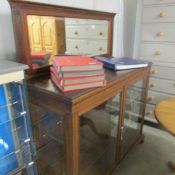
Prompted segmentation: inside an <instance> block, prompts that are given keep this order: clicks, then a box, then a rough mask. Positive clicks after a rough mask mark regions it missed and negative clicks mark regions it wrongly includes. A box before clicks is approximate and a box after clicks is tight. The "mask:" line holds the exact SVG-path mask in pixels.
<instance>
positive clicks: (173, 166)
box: [168, 161, 175, 172]
mask: <svg viewBox="0 0 175 175" xmlns="http://www.w3.org/2000/svg"><path fill="white" fill-rule="evenodd" d="M168 167H169V169H170V170H171V171H172V172H175V163H174V162H171V161H169V162H168Z"/></svg>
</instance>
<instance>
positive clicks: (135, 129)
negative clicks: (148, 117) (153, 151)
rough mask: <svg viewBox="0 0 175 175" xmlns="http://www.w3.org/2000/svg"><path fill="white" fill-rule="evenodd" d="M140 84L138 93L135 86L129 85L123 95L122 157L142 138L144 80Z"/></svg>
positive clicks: (144, 95)
mask: <svg viewBox="0 0 175 175" xmlns="http://www.w3.org/2000/svg"><path fill="white" fill-rule="evenodd" d="M140 84H142V87H140V90H139V93H138V92H137V90H138V88H136V87H135V85H130V86H129V87H127V88H126V91H125V94H124V95H123V100H124V101H125V106H124V114H123V120H122V126H121V131H122V132H121V142H122V144H121V155H122V157H123V156H124V155H125V154H126V153H127V152H128V151H129V149H130V148H131V147H132V145H133V144H134V143H136V142H137V141H138V140H139V139H141V137H142V122H143V114H144V110H145V105H143V103H142V102H143V101H144V100H145V99H146V89H145V85H146V80H142V81H140ZM138 96H139V97H138Z"/></svg>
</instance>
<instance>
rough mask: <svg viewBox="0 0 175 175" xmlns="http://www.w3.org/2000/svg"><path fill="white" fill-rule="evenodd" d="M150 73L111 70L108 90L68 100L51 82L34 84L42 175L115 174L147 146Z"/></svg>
mask: <svg viewBox="0 0 175 175" xmlns="http://www.w3.org/2000/svg"><path fill="white" fill-rule="evenodd" d="M149 71H150V66H149V67H147V68H140V69H133V70H128V71H118V72H112V71H109V70H105V75H106V79H107V85H106V86H105V87H103V88H96V89H89V90H81V91H75V92H69V93H65V94H63V93H61V92H60V91H59V90H58V89H57V87H56V86H55V85H54V84H53V83H52V81H51V80H50V78H49V77H40V78H37V79H33V80H30V81H28V90H29V100H30V109H31V111H32V113H31V116H32V123H33V134H34V139H35V141H36V148H37V153H36V162H37V167H38V172H39V174H47V175H48V174H52V175H58V174H59V175H60V174H66V175H79V174H80V175H89V174H92V175H106V174H111V173H112V171H113V170H114V169H115V168H116V166H117V165H119V164H120V162H121V160H122V159H123V158H124V157H125V156H126V155H127V153H128V151H129V150H130V149H131V148H132V147H133V146H134V145H135V144H136V143H138V142H142V141H143V133H142V128H143V121H144V112H145V104H146V103H145V102H146V95H147V86H148V78H149ZM140 86H142V88H141V89H142V90H141V91H140V94H138V93H136V92H137V89H138V87H139V89H140ZM140 102H142V104H143V105H138V104H141V103H140Z"/></svg>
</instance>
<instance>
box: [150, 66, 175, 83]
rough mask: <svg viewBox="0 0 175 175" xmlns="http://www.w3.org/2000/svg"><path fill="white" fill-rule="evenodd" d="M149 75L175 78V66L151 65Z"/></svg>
mask: <svg viewBox="0 0 175 175" xmlns="http://www.w3.org/2000/svg"><path fill="white" fill-rule="evenodd" d="M151 76H152V77H158V78H164V79H169V80H175V67H165V66H159V65H153V66H152V69H151Z"/></svg>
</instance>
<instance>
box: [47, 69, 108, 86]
mask: <svg viewBox="0 0 175 175" xmlns="http://www.w3.org/2000/svg"><path fill="white" fill-rule="evenodd" d="M50 71H51V73H53V74H54V75H55V78H56V79H57V81H59V84H60V85H61V86H64V85H69V84H77V83H90V82H95V81H104V80H105V76H104V75H95V76H84V77H68V78H60V77H59V76H58V74H57V72H56V70H55V68H54V67H51V68H50Z"/></svg>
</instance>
